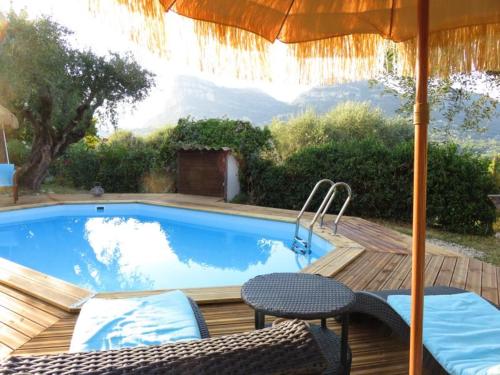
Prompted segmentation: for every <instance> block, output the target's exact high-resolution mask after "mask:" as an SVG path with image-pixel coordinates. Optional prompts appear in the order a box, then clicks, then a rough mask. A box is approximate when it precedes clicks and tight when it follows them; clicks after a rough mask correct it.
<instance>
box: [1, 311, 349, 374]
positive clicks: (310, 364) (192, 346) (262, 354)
mask: <svg viewBox="0 0 500 375" xmlns="http://www.w3.org/2000/svg"><path fill="white" fill-rule="evenodd" d="M200 317H201V315H200ZM203 324H204V323H203ZM338 345H339V343H338V339H337V338H336V336H335V335H334V334H332V333H331V332H330V331H328V330H326V329H323V328H321V327H319V326H309V325H308V324H307V323H305V322H303V321H299V320H290V321H284V322H281V323H279V324H276V325H275V326H273V327H270V328H266V329H261V330H257V331H252V332H246V333H240V334H234V335H227V336H221V337H215V338H207V339H202V340H195V341H189V342H179V343H175V344H165V345H158V346H143V347H137V348H133V349H120V350H109V351H100V352H98V351H96V352H84V353H69V354H61V355H51V356H31V357H11V358H10V359H8V360H7V361H5V362H3V363H0V373H1V374H5V375H11V374H39V375H40V374H54V375H58V374H101V375H102V374H107V375H108V374H166V373H168V374H321V373H325V374H335V373H338V372H339V370H338V368H339V362H340V360H339V351H338Z"/></svg>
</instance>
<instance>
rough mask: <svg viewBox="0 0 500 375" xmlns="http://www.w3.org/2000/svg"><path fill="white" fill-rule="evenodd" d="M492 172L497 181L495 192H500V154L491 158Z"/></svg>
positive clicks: (494, 179)
mask: <svg viewBox="0 0 500 375" xmlns="http://www.w3.org/2000/svg"><path fill="white" fill-rule="evenodd" d="M490 172H491V174H492V176H493V181H494V182H495V193H500V154H498V155H495V156H493V158H492V159H491V163H490Z"/></svg>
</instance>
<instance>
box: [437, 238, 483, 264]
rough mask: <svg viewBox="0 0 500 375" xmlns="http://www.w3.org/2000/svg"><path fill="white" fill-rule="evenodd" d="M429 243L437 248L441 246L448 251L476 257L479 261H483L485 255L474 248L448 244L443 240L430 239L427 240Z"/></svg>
mask: <svg viewBox="0 0 500 375" xmlns="http://www.w3.org/2000/svg"><path fill="white" fill-rule="evenodd" d="M427 241H428V242H430V243H431V244H434V245H436V246H441V247H444V248H445V249H447V250H450V251H453V252H455V253H458V254H462V255H465V256H468V257H474V258H477V259H483V258H484V256H485V254H484V253H483V252H482V251H479V250H476V249H474V248H472V247H467V246H463V245H459V244H456V243H452V242H448V241H443V240H438V239H435V238H430V239H427Z"/></svg>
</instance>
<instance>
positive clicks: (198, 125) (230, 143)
mask: <svg viewBox="0 0 500 375" xmlns="http://www.w3.org/2000/svg"><path fill="white" fill-rule="evenodd" d="M170 142H171V144H172V145H173V146H174V148H179V147H183V146H208V147H230V148H231V149H233V151H235V152H236V153H238V154H239V155H240V156H241V157H243V158H249V157H251V156H253V155H258V154H260V153H261V152H262V151H265V150H269V149H270V148H271V134H270V132H269V130H268V129H261V128H258V127H254V126H252V124H251V123H250V122H248V121H240V120H229V119H225V118H223V119H206V120H193V119H191V118H184V119H180V120H179V123H178V124H177V126H176V127H175V128H174V129H173V130H172V132H171V134H170Z"/></svg>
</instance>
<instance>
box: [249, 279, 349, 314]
mask: <svg viewBox="0 0 500 375" xmlns="http://www.w3.org/2000/svg"><path fill="white" fill-rule="evenodd" d="M241 298H242V299H243V300H244V301H245V303H247V304H248V305H250V306H252V307H253V308H254V309H256V310H259V311H261V312H263V313H264V314H267V315H273V316H278V317H282V318H297V319H322V318H329V317H334V316H336V315H339V314H341V313H344V312H346V311H348V310H349V308H350V307H351V305H352V304H353V303H354V298H355V297H354V293H353V292H352V290H351V289H349V288H348V287H346V286H345V285H344V284H342V283H341V282H339V281H337V280H334V279H331V278H328V277H324V276H319V275H312V274H307V273H271V274H268V275H261V276H256V277H254V278H253V279H251V280H249V281H247V282H246V283H245V284H244V285H243V287H242V288H241Z"/></svg>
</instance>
